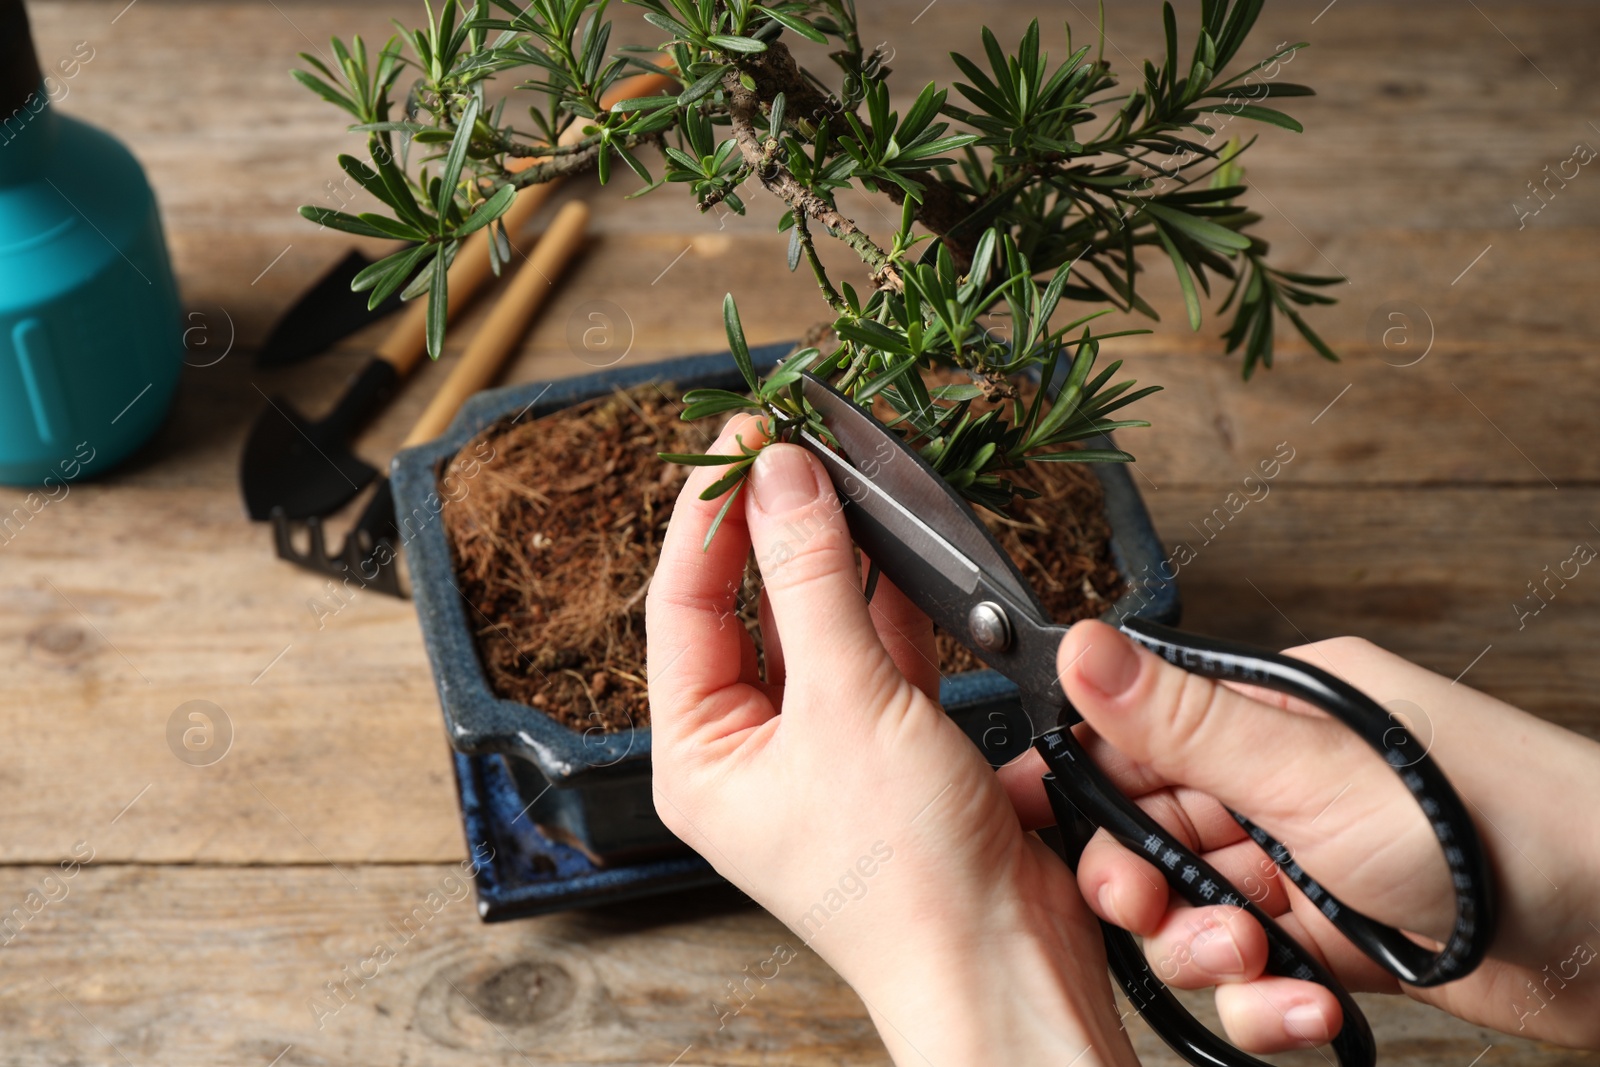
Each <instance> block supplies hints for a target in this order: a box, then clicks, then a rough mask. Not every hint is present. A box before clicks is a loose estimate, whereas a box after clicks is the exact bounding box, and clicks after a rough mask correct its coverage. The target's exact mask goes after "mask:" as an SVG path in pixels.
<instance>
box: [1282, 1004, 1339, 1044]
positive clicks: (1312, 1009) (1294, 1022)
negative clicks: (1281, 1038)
mask: <svg viewBox="0 0 1600 1067" xmlns="http://www.w3.org/2000/svg"><path fill="white" fill-rule="evenodd" d="M1283 1028H1284V1029H1285V1030H1287V1031H1288V1032H1289V1036H1290V1037H1294V1038H1299V1039H1300V1040H1301V1041H1309V1042H1311V1043H1312V1044H1314V1045H1325V1044H1327V1043H1328V1042H1329V1041H1332V1040H1333V1032H1332V1031H1331V1030H1329V1029H1328V1019H1327V1016H1325V1015H1323V1014H1322V1009H1321V1008H1318V1007H1316V1006H1315V1005H1312V1004H1296V1005H1295V1006H1294V1007H1292V1008H1290V1009H1289V1010H1288V1011H1286V1012H1284V1013H1283Z"/></svg>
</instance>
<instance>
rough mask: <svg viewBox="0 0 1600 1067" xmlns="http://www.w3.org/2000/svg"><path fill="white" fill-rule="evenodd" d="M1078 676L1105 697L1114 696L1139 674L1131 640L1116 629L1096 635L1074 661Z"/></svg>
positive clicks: (1137, 657) (1137, 659)
mask: <svg viewBox="0 0 1600 1067" xmlns="http://www.w3.org/2000/svg"><path fill="white" fill-rule="evenodd" d="M1078 675H1079V677H1081V678H1082V679H1083V680H1084V681H1085V682H1087V683H1088V684H1089V685H1090V686H1092V687H1093V688H1095V689H1098V690H1099V691H1100V692H1101V693H1103V694H1104V695H1106V696H1108V697H1114V696H1116V695H1117V694H1119V693H1121V692H1122V691H1123V690H1125V689H1127V688H1128V687H1129V686H1130V685H1132V684H1133V680H1134V679H1135V678H1137V677H1139V655H1138V653H1137V652H1135V651H1134V649H1133V642H1131V641H1129V640H1128V639H1127V638H1126V637H1123V636H1122V635H1121V634H1119V633H1117V632H1116V631H1114V630H1113V631H1110V632H1108V633H1105V634H1103V635H1100V636H1096V637H1095V639H1094V643H1093V644H1091V645H1090V646H1089V647H1088V648H1086V649H1084V650H1083V655H1082V656H1081V657H1079V660H1078Z"/></svg>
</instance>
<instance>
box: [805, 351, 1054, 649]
mask: <svg viewBox="0 0 1600 1067" xmlns="http://www.w3.org/2000/svg"><path fill="white" fill-rule="evenodd" d="M801 388H802V389H803V390H804V392H805V397H806V400H807V401H808V402H809V403H810V404H811V406H812V407H813V408H814V409H815V410H816V412H817V413H818V414H819V415H821V416H822V421H823V423H824V424H825V425H826V426H827V427H828V431H829V432H830V433H832V434H833V436H834V439H835V440H837V441H838V442H839V448H840V450H841V451H842V452H843V455H844V458H845V459H846V460H847V461H849V464H850V466H851V467H852V468H853V470H854V472H855V473H856V475H857V476H858V477H859V478H861V479H862V480H863V481H864V482H866V483H869V484H870V485H871V486H872V487H873V488H875V489H876V490H877V492H875V493H872V494H870V495H867V496H865V497H864V498H863V499H860V500H856V501H855V503H857V504H860V505H861V506H862V507H863V508H864V509H867V510H868V511H869V512H871V513H872V514H873V516H874V518H875V519H876V520H877V521H878V522H879V523H880V524H882V525H883V526H884V527H885V528H886V529H887V530H888V531H889V532H890V533H892V534H894V535H896V536H897V537H898V539H899V540H900V541H901V542H903V543H904V544H906V546H907V547H909V548H911V549H912V550H913V551H920V550H921V549H922V544H921V542H922V541H923V540H925V533H924V531H926V532H927V533H931V534H933V536H934V537H935V538H937V539H938V541H939V542H941V543H943V544H944V545H945V546H947V547H948V548H953V549H954V550H955V551H956V552H958V553H959V554H960V555H963V556H965V557H966V558H967V559H968V560H969V561H971V563H972V564H974V565H975V566H976V567H977V568H978V569H979V570H981V571H982V572H983V574H984V576H985V577H987V578H988V579H989V580H990V581H991V582H993V583H994V584H995V585H997V586H999V587H1000V588H1002V589H1004V590H1006V591H1007V592H1008V593H1010V594H1011V595H1012V596H1013V597H1014V598H1015V599H1016V600H1017V601H1018V602H1019V603H1021V604H1025V605H1029V606H1031V607H1032V608H1033V609H1034V611H1035V612H1037V615H1038V620H1039V621H1040V622H1041V623H1043V622H1048V621H1049V615H1048V614H1047V613H1046V612H1045V610H1044V606H1043V605H1042V604H1040V603H1039V598H1038V597H1037V596H1035V595H1034V592H1033V589H1032V587H1031V586H1029V584H1028V582H1027V580H1026V579H1024V578H1023V577H1022V575H1021V574H1019V573H1018V572H1017V568H1016V567H1015V565H1013V564H1012V562H1011V559H1010V557H1009V556H1007V555H1006V553H1005V550H1004V549H1002V548H1001V547H1000V546H999V545H998V544H996V543H995V539H994V537H993V536H992V535H991V534H990V533H989V530H988V528H987V527H985V526H984V525H983V523H982V522H980V521H979V520H978V517H977V516H976V515H974V514H973V513H972V508H971V507H970V506H969V505H968V504H967V502H966V501H964V500H962V499H961V497H959V496H957V495H956V492H955V490H954V489H951V488H950V485H949V483H948V482H946V481H945V480H944V479H943V478H941V477H939V475H938V474H936V473H934V470H933V468H932V467H930V466H928V463H927V461H926V460H924V459H923V458H922V457H921V456H919V455H917V453H916V452H915V451H914V450H912V449H911V448H910V447H909V446H908V445H906V443H905V442H903V441H902V440H900V438H899V437H897V436H895V434H893V433H892V432H890V431H889V430H888V429H887V428H885V427H884V425H883V424H882V423H880V422H879V421H878V420H877V419H874V418H873V417H872V416H871V415H870V414H868V413H867V412H866V411H865V410H864V409H863V408H862V407H861V406H860V405H858V404H856V403H855V402H853V401H851V400H849V399H848V398H846V397H845V396H843V395H841V394H840V393H838V392H836V391H835V390H834V389H833V388H832V387H830V386H829V385H828V384H827V383H825V382H823V381H821V380H820V379H818V378H816V377H814V376H812V375H810V374H806V375H803V376H802V385H801ZM808 444H810V445H811V446H812V447H813V449H816V448H821V447H822V445H821V443H820V442H814V441H813V442H808ZM824 458H825V459H826V457H824ZM830 473H833V471H832V469H831V465H830ZM837 483H838V479H837V478H835V484H837ZM862 547H866V546H862ZM869 554H871V553H870V550H869ZM873 558H874V560H875V561H878V560H877V557H876V556H874V557H873ZM878 562H879V565H880V566H882V565H883V562H882V561H878ZM943 569H946V568H943V567H941V570H943ZM885 570H886V571H887V568H885ZM892 577H893V576H892V575H891V578H892ZM895 584H896V585H899V584H900V583H899V582H896V583H895ZM969 588H970V587H969ZM908 592H909V590H908Z"/></svg>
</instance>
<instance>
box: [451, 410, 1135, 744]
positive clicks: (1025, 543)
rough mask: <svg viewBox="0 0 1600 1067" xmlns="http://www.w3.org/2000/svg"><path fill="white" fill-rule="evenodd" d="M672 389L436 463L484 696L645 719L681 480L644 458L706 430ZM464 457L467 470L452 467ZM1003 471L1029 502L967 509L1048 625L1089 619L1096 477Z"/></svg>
mask: <svg viewBox="0 0 1600 1067" xmlns="http://www.w3.org/2000/svg"><path fill="white" fill-rule="evenodd" d="M677 395H678V394H677V391H676V390H675V389H674V388H673V387H672V386H670V385H661V386H660V387H659V388H658V387H657V386H655V385H645V386H640V387H638V388H635V389H633V390H632V391H629V392H626V393H624V392H620V391H619V392H617V393H615V394H613V395H611V396H609V397H603V398H600V399H597V400H593V401H590V402H588V403H586V404H582V405H579V406H577V407H573V408H569V409H566V410H564V411H560V412H557V413H555V414H553V415H550V416H547V417H545V418H542V419H539V420H536V421H528V422H522V423H511V422H509V421H502V422H500V423H497V424H495V425H494V426H490V427H489V428H488V429H486V430H484V432H483V433H481V434H480V435H478V437H477V438H475V439H474V440H473V441H471V442H469V443H468V444H467V446H466V447H465V448H463V449H462V450H461V452H460V453H459V456H458V459H457V460H456V461H454V462H453V463H452V465H451V469H450V470H448V471H446V472H445V474H446V475H447V476H448V477H449V479H450V484H452V485H458V484H465V485H468V486H469V487H470V488H469V489H468V491H467V492H466V493H465V494H463V495H461V496H460V498H459V499H455V500H450V501H447V502H446V504H445V506H444V509H443V515H444V527H445V533H446V536H447V537H448V539H449V541H450V546H451V553H452V556H453V558H454V562H455V570H456V579H457V584H458V585H459V586H460V588H461V592H462V594H463V595H464V596H465V597H466V598H467V600H468V601H469V602H470V604H471V607H472V610H470V611H469V617H470V618H471V619H472V620H473V621H474V622H475V623H476V640H477V647H478V655H479V657H480V659H481V660H482V662H483V665H484V668H485V673H486V674H487V675H488V679H489V684H490V687H491V688H492V689H493V690H494V692H495V693H496V695H498V696H500V697H502V698H504V699H509V700H516V701H520V702H522V703H525V704H529V705H531V706H534V707H537V708H540V709H542V710H543V711H545V712H547V713H548V714H550V715H552V716H554V717H555V718H556V719H557V720H558V721H560V722H562V723H564V724H566V725H568V726H573V727H577V728H580V729H589V728H594V727H599V728H601V729H604V730H608V731H610V730H622V729H629V728H633V727H643V726H647V725H649V721H650V709H649V702H648V699H647V696H646V690H645V670H644V663H645V630H644V599H645V591H646V589H647V588H648V587H649V581H650V575H651V573H652V572H653V570H654V568H655V564H656V558H657V555H658V553H659V552H660V548H661V540H662V537H663V535H664V534H665V532H666V528H667V522H668V521H669V520H670V519H671V518H672V507H673V503H674V501H675V500H676V499H677V496H678V491H679V490H680V489H681V488H682V487H683V482H684V479H685V478H686V477H687V475H688V471H687V469H686V468H683V467H677V466H668V465H665V464H663V463H662V462H661V461H660V460H659V459H657V458H656V453H658V452H701V451H704V450H705V448H706V446H707V444H708V443H709V441H708V438H707V432H708V424H693V423H685V422H683V421H682V420H680V419H679V418H678V411H679V410H680V405H679V404H678V403H677V401H676V399H675V398H676V397H677ZM484 446H487V447H484ZM491 449H492V458H490V459H488V460H483V459H482V457H483V456H485V455H491V451H490V450H491ZM473 463H477V464H479V466H478V469H477V470H475V471H470V474H469V471H468V470H467V469H457V465H462V466H463V467H465V466H467V465H470V464H473ZM1014 480H1016V481H1018V482H1020V483H1021V484H1025V485H1027V486H1028V487H1029V488H1032V489H1034V490H1036V491H1037V492H1039V493H1040V496H1039V497H1038V498H1037V499H1032V500H1019V501H1017V502H1016V504H1015V505H1014V506H1013V511H1012V514H1011V515H1009V516H1007V517H1001V516H997V515H993V514H991V513H989V512H987V511H981V510H980V512H979V514H980V515H982V517H983V518H984V521H985V522H986V523H987V524H988V525H989V528H990V530H991V531H993V533H994V535H995V537H996V539H997V540H999V542H1000V544H1001V546H1002V547H1003V548H1005V549H1006V550H1007V551H1008V552H1009V553H1010V554H1011V557H1012V559H1014V560H1016V562H1017V565H1018V567H1019V568H1020V569H1021V570H1022V572H1023V574H1024V575H1025V576H1026V577H1027V578H1028V580H1029V581H1030V582H1032V583H1033V587H1034V589H1035V590H1037V592H1038V594H1039V598H1040V599H1041V600H1042V601H1043V602H1044V605H1045V607H1046V608H1047V609H1048V610H1049V611H1050V613H1051V615H1052V617H1053V618H1054V619H1055V620H1056V621H1058V622H1064V623H1065V622H1075V621H1077V620H1079V619H1085V618H1093V617H1094V616H1096V615H1099V614H1100V613H1101V612H1102V611H1104V610H1105V609H1106V608H1107V607H1109V606H1110V604H1111V602H1112V601H1113V600H1115V598H1116V596H1117V595H1118V594H1119V593H1120V592H1121V589H1122V579H1121V577H1120V575H1118V573H1117V571H1116V568H1115V566H1114V564H1113V563H1112V561H1111V552H1110V547H1109V539H1110V536H1111V530H1110V526H1109V525H1108V523H1107V521H1106V518H1105V514H1104V508H1103V497H1102V494H1101V490H1100V482H1099V480H1098V479H1097V478H1096V477H1095V475H1094V473H1093V472H1092V471H1090V470H1089V469H1088V468H1087V467H1086V466H1084V465H1081V464H1076V463H1036V464H1032V465H1031V466H1030V467H1029V469H1028V470H1026V471H1024V472H1019V473H1018V474H1017V475H1016V476H1015V477H1014ZM754 583H755V579H754V576H751V578H750V579H749V580H748V581H747V592H752V593H753V590H754V587H755V586H754ZM754 601H755V598H754V596H753V595H750V596H744V597H741V603H742V604H744V605H746V607H747V610H745V611H743V612H742V613H741V621H742V622H743V623H744V624H745V626H746V627H747V628H749V629H750V630H751V632H752V634H753V635H754V636H755V637H756V640H757V647H758V648H759V644H760V635H759V633H757V632H756V628H755V622H754V614H755V613H754V610H753V605H754ZM938 642H939V654H940V667H941V669H942V670H943V671H945V672H946V673H951V672H955V671H963V670H969V669H972V668H975V667H977V666H980V664H979V663H978V661H977V660H976V659H975V658H974V657H973V656H972V654H971V653H970V652H968V651H967V650H966V649H965V648H963V647H962V646H961V645H960V644H958V643H957V642H956V641H955V640H953V639H952V638H950V637H948V636H946V635H944V634H940V635H939V638H938Z"/></svg>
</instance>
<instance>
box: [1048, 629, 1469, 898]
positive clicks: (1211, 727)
mask: <svg viewBox="0 0 1600 1067" xmlns="http://www.w3.org/2000/svg"><path fill="white" fill-rule="evenodd" d="M1057 662H1058V665H1059V670H1060V672H1061V683H1062V688H1063V689H1064V690H1065V692H1066V694H1067V697H1068V699H1069V700H1071V701H1072V703H1073V705H1074V707H1076V708H1077V710H1078V711H1079V713H1080V714H1082V716H1083V718H1084V720H1085V721H1086V722H1088V723H1089V725H1090V726H1091V727H1092V728H1093V729H1094V731H1095V732H1096V733H1097V734H1099V735H1100V736H1101V737H1102V738H1104V739H1105V740H1106V741H1107V742H1108V743H1109V744H1110V745H1111V746H1112V747H1113V748H1116V749H1118V750H1119V751H1121V752H1122V753H1123V754H1124V755H1126V756H1127V757H1129V758H1130V759H1132V760H1134V761H1136V762H1138V763H1142V764H1144V765H1146V766H1147V767H1148V768H1149V769H1150V770H1152V771H1153V772H1155V774H1156V775H1157V776H1158V777H1160V778H1161V779H1164V780H1165V781H1167V782H1169V783H1173V784H1182V785H1185V786H1189V787H1192V788H1194V789H1198V790H1200V791H1202V792H1204V793H1208V794H1210V795H1211V796H1213V797H1215V798H1216V799H1217V800H1219V801H1221V802H1222V803H1223V804H1225V805H1227V806H1228V807H1229V808H1232V809H1234V810H1235V811H1238V812H1240V813H1241V814H1244V815H1246V816H1248V817H1249V818H1250V819H1251V820H1252V821H1253V822H1255V823H1256V824H1257V825H1259V826H1261V827H1262V829H1264V830H1266V831H1267V833H1269V834H1271V835H1272V836H1273V837H1274V838H1276V839H1277V840H1279V841H1281V842H1283V843H1284V844H1285V845H1287V846H1288V847H1289V848H1290V849H1291V850H1292V851H1293V853H1294V855H1295V858H1296V860H1297V861H1300V862H1302V863H1303V864H1304V865H1305V866H1306V868H1307V869H1308V870H1311V871H1313V872H1316V871H1322V872H1326V874H1327V876H1330V877H1331V876H1333V875H1334V873H1335V872H1341V877H1339V878H1338V879H1337V881H1338V882H1339V883H1340V884H1336V885H1332V886H1330V888H1332V889H1334V891H1335V892H1344V893H1348V895H1347V896H1345V897H1344V899H1345V900H1346V902H1347V903H1349V904H1351V905H1353V906H1355V907H1358V908H1361V909H1362V910H1368V909H1371V910H1370V911H1369V914H1375V917H1378V918H1380V919H1386V921H1394V919H1393V917H1392V914H1393V908H1394V905H1393V903H1392V902H1390V901H1387V900H1383V899H1381V898H1383V897H1385V896H1387V895H1388V893H1389V892H1390V891H1392V888H1393V885H1394V884H1395V882H1397V881H1399V880H1401V878H1402V877H1403V876H1404V875H1403V873H1402V872H1401V871H1398V870H1389V869H1387V868H1388V866H1390V865H1391V863H1392V861H1391V860H1386V859H1384V858H1383V854H1384V853H1385V852H1391V850H1390V849H1387V848H1377V847H1375V843H1376V842H1384V843H1385V844H1386V845H1399V846H1401V847H1400V848H1399V849H1398V850H1394V851H1397V852H1398V853H1404V854H1408V855H1411V856H1413V857H1416V858H1418V859H1419V861H1420V863H1422V864H1426V865H1427V866H1428V867H1431V866H1432V864H1431V862H1429V858H1430V856H1431V859H1432V860H1437V861H1438V868H1439V871H1441V872H1443V870H1444V865H1443V860H1442V858H1440V856H1439V850H1438V845H1437V844H1436V843H1434V841H1433V838H1432V834H1431V831H1430V830H1429V828H1428V823H1427V821H1426V819H1425V818H1424V817H1423V815H1422V812H1421V809H1420V808H1418V807H1417V805H1416V804H1415V803H1414V802H1413V801H1412V800H1411V799H1410V796H1409V794H1408V793H1407V792H1406V789H1405V787H1404V785H1403V784H1402V783H1401V782H1400V780H1399V778H1398V777H1397V776H1396V775H1395V774H1394V772H1393V771H1392V770H1391V769H1390V768H1389V767H1388V765H1387V764H1386V763H1385V762H1384V761H1383V759H1382V758H1381V757H1380V756H1378V755H1377V753H1375V752H1373V751H1372V750H1371V749H1369V748H1368V747H1367V746H1366V744H1365V743H1364V742H1363V741H1362V740H1361V739H1360V738H1359V737H1357V736H1356V734H1355V733H1353V732H1352V731H1350V730H1348V729H1346V728H1345V727H1344V726H1343V725H1341V724H1340V723H1338V722H1336V721H1334V720H1333V719H1331V718H1328V717H1327V716H1324V715H1306V714H1297V713H1294V712H1288V711H1284V710H1282V709H1279V708H1274V707H1270V706H1268V705H1266V704H1263V703H1261V702H1259V701H1256V700H1252V699H1251V698H1249V697H1247V696H1245V695H1244V694H1242V693H1239V692H1236V691H1235V690H1233V689H1231V688H1229V687H1228V686H1225V685H1222V684H1220V683H1218V682H1214V681H1212V680H1210V679H1207V678H1201V677H1199V676H1198V675H1193V674H1190V673H1188V672H1187V671H1184V670H1182V669H1180V668H1178V667H1175V666H1173V665H1172V664H1170V663H1168V662H1167V661H1165V660H1163V659H1161V658H1160V657H1159V656H1157V655H1155V654H1154V653H1152V652H1149V651H1148V650H1146V649H1143V648H1140V647H1139V646H1137V645H1136V644H1135V643H1134V642H1133V641H1131V640H1129V639H1128V638H1127V637H1126V636H1124V635H1123V634H1122V633H1120V632H1119V631H1117V630H1115V629H1113V628H1112V627H1110V626H1107V625H1105V624H1104V623H1100V622H1081V623H1079V624H1077V625H1076V626H1074V627H1073V628H1072V630H1071V631H1070V632H1069V633H1068V635H1067V637H1066V639H1065V640H1064V641H1062V643H1061V649H1060V653H1059V658H1058V661H1057ZM1391 854H1393V853H1392V852H1391ZM1404 873H1405V874H1409V875H1410V877H1411V878H1412V879H1417V878H1418V873H1419V872H1416V871H1409V872H1404ZM1439 888H1440V890H1441V893H1442V894H1445V895H1446V896H1447V888H1448V887H1447V883H1446V882H1444V881H1441V883H1440V887H1439ZM1416 889H1417V886H1416V885H1415V884H1414V883H1413V887H1412V891H1413V892H1415V891H1416ZM1385 912H1389V913H1390V915H1389V916H1386V915H1385V914H1383V913H1385ZM1413 917H1415V916H1413Z"/></svg>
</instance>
